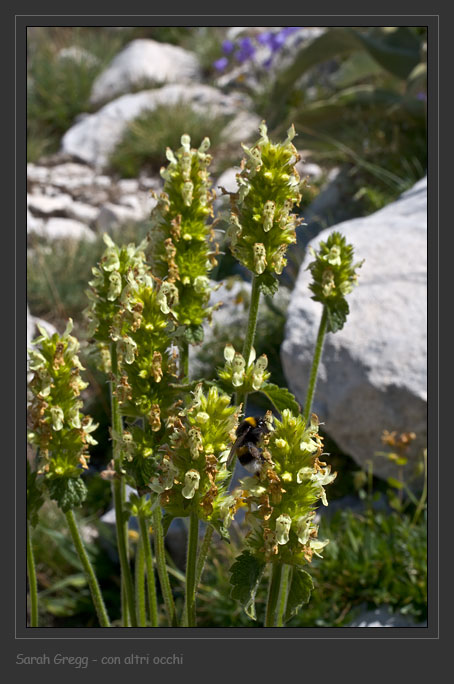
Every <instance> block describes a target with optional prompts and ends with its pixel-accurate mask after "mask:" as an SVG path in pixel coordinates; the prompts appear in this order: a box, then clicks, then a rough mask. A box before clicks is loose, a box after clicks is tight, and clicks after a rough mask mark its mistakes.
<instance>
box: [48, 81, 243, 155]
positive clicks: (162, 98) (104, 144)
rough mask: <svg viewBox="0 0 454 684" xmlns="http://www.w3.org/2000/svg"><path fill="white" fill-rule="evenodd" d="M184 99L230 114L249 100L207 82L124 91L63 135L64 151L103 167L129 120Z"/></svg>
mask: <svg viewBox="0 0 454 684" xmlns="http://www.w3.org/2000/svg"><path fill="white" fill-rule="evenodd" d="M183 101H184V102H188V103H189V104H190V105H191V106H192V107H193V108H194V110H197V111H199V112H203V113H207V112H209V113H210V114H230V115H232V114H237V113H238V110H239V109H240V108H241V107H242V106H246V105H247V104H248V102H249V101H248V99H247V98H244V97H241V96H233V95H224V94H223V93H222V92H221V91H220V90H218V89H216V88H212V87H211V86H206V85H181V84H175V85H166V86H163V87H162V88H157V89H155V90H144V91H142V92H139V93H135V94H132V95H122V96H121V97H119V98H117V99H116V100H113V101H112V102H109V104H107V105H105V106H104V107H102V108H101V109H100V110H99V111H98V112H95V113H94V114H91V115H89V116H86V117H85V118H84V119H83V120H82V121H80V122H78V123H76V124H74V126H72V127H71V128H70V129H69V130H68V131H67V132H66V133H65V135H64V136H63V139H62V144H61V151H62V153H63V154H69V155H71V156H72V157H74V158H75V159H78V160H81V161H83V162H86V163H88V164H92V165H93V166H95V167H97V168H99V167H103V166H105V165H106V164H107V162H108V159H109V156H110V154H111V153H112V152H113V150H114V149H115V147H116V145H117V144H118V142H119V141H120V140H121V138H122V136H123V134H124V132H125V130H126V128H127V126H128V124H129V122H131V121H133V120H134V119H135V118H137V117H138V116H140V115H141V114H143V113H144V112H146V111H152V110H153V109H155V108H156V107H157V106H159V105H168V106H172V105H178V103H180V102H183Z"/></svg>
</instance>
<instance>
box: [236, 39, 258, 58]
mask: <svg viewBox="0 0 454 684" xmlns="http://www.w3.org/2000/svg"><path fill="white" fill-rule="evenodd" d="M254 54H255V46H254V44H253V42H252V40H251V39H250V38H249V37H246V38H241V40H240V41H239V50H237V51H236V53H235V57H236V58H237V60H238V61H239V62H246V61H247V60H248V59H250V58H251V57H252V56H253V55H254Z"/></svg>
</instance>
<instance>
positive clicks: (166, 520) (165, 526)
mask: <svg viewBox="0 0 454 684" xmlns="http://www.w3.org/2000/svg"><path fill="white" fill-rule="evenodd" d="M174 518H175V516H174V515H171V514H170V513H164V515H163V517H162V533H163V535H164V537H165V536H166V534H167V532H168V531H169V527H170V523H171V522H172V520H174Z"/></svg>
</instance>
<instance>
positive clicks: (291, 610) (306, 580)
mask: <svg viewBox="0 0 454 684" xmlns="http://www.w3.org/2000/svg"><path fill="white" fill-rule="evenodd" d="M313 588H314V582H313V581H312V577H311V576H310V575H309V573H308V572H306V571H305V570H302V569H301V568H296V567H295V568H293V574H292V581H291V584H290V590H289V593H288V599H287V609H286V611H285V618H284V619H285V622H288V620H290V618H292V617H293V616H294V615H296V614H297V612H298V611H299V609H300V608H301V606H303V605H304V604H305V603H308V602H309V599H310V597H311V593H312V590H313Z"/></svg>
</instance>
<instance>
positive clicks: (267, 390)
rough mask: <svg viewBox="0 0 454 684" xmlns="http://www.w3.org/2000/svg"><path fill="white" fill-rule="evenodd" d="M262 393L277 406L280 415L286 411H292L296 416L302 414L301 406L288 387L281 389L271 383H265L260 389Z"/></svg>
mask: <svg viewBox="0 0 454 684" xmlns="http://www.w3.org/2000/svg"><path fill="white" fill-rule="evenodd" d="M260 391H261V392H262V393H263V394H264V395H265V396H266V397H268V399H269V400H270V401H271V403H272V404H273V406H275V407H276V408H277V410H278V411H279V412H280V413H282V411H283V410H284V409H290V411H291V412H292V413H295V414H296V415H298V414H299V413H301V407H300V405H299V404H298V402H297V401H296V399H295V397H294V396H293V394H292V393H291V392H289V391H288V389H287V388H286V387H279V386H278V385H273V383H271V382H265V383H264V384H263V385H262V387H261V388H260Z"/></svg>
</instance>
